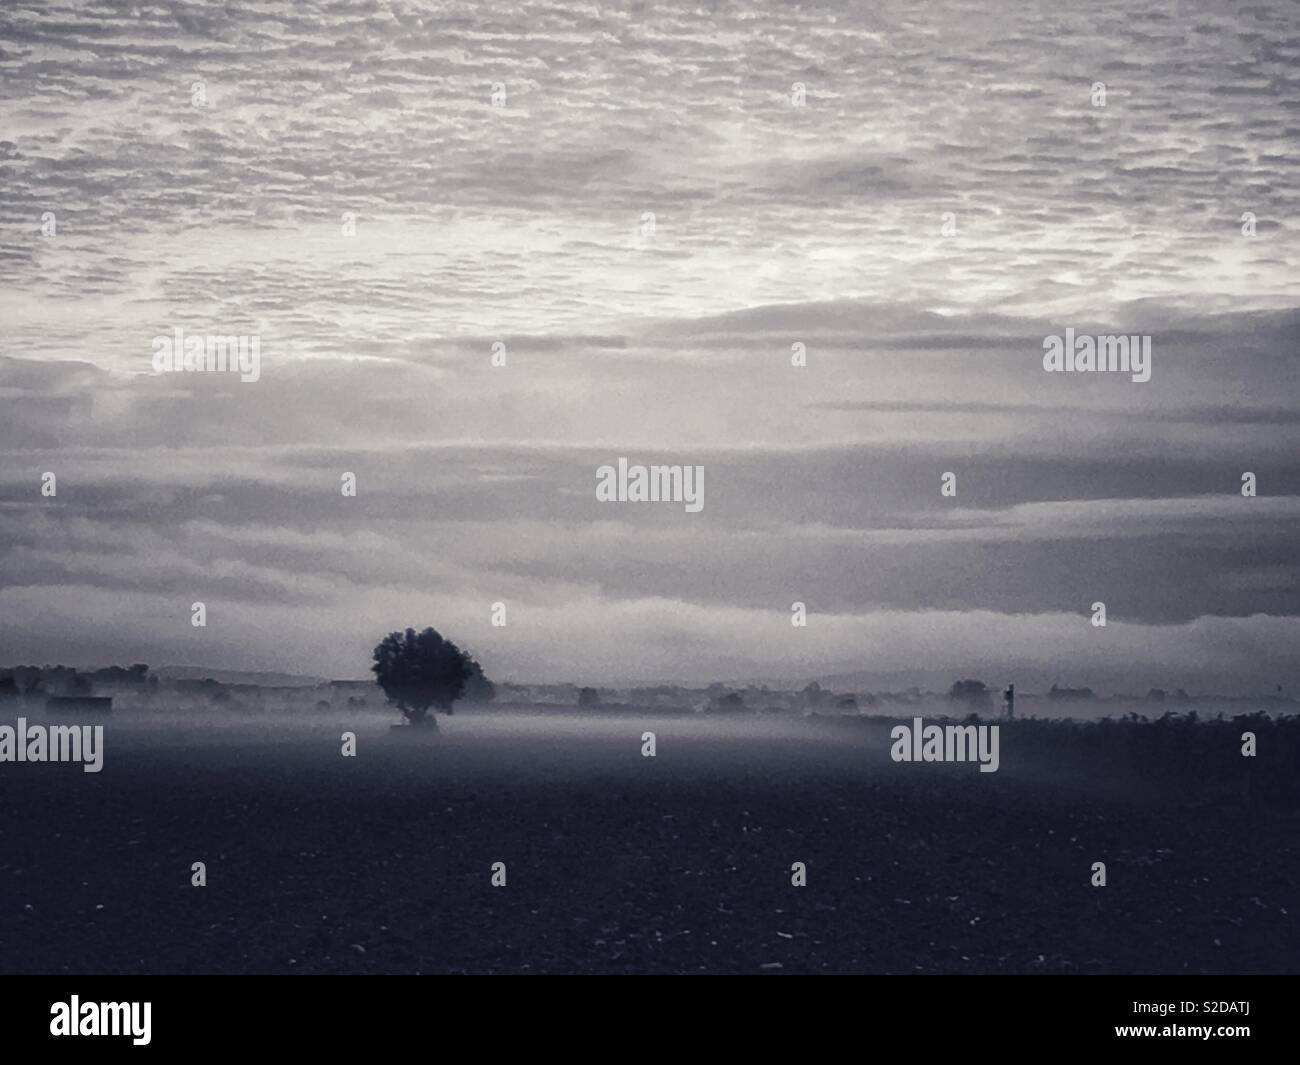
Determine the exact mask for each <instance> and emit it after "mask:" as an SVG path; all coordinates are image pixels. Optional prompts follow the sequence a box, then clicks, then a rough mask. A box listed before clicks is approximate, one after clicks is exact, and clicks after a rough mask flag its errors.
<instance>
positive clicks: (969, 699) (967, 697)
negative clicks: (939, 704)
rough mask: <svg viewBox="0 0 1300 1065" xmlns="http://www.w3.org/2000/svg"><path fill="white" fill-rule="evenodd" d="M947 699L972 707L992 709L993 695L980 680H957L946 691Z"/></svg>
mask: <svg viewBox="0 0 1300 1065" xmlns="http://www.w3.org/2000/svg"><path fill="white" fill-rule="evenodd" d="M948 698H949V699H952V700H953V701H954V702H962V703H969V704H970V705H972V706H979V707H992V705H993V693H992V692H990V691H989V689H988V686H987V685H986V684H985V683H984V682H983V681H982V680H959V681H957V682H956V683H955V684H953V686H952V687H951V688H949V689H948Z"/></svg>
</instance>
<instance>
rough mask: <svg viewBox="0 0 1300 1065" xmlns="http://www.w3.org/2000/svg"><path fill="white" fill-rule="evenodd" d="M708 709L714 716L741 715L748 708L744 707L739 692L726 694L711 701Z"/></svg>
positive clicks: (743, 701) (742, 698)
mask: <svg viewBox="0 0 1300 1065" xmlns="http://www.w3.org/2000/svg"><path fill="white" fill-rule="evenodd" d="M709 709H710V710H711V711H712V712H713V713H715V714H736V713H743V712H744V711H745V710H747V709H748V707H746V706H745V698H744V696H743V695H741V694H740V692H727V693H726V694H725V695H721V696H718V697H717V698H715V699H713V700H712V701H711V702H710V703H709Z"/></svg>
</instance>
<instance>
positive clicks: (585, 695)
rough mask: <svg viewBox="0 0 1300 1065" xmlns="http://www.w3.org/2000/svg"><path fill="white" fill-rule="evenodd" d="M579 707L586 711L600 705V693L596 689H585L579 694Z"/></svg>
mask: <svg viewBox="0 0 1300 1065" xmlns="http://www.w3.org/2000/svg"><path fill="white" fill-rule="evenodd" d="M578 705H579V706H581V707H583V708H584V709H588V708H590V707H593V706H599V705H600V692H598V691H597V690H596V689H595V688H583V689H582V690H581V691H580V692H578Z"/></svg>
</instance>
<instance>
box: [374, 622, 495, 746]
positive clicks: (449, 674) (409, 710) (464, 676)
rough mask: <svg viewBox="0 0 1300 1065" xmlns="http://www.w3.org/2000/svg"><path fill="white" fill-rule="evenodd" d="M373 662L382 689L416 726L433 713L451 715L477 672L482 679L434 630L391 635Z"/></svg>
mask: <svg viewBox="0 0 1300 1065" xmlns="http://www.w3.org/2000/svg"><path fill="white" fill-rule="evenodd" d="M374 659H375V662H374V665H372V666H371V667H370V669H371V672H373V673H374V674H375V680H376V681H377V682H378V684H379V687H380V688H382V689H383V692H384V695H385V696H387V697H388V700H389V701H390V702H392V703H395V704H396V705H397V708H398V709H399V710H400V711H401V712H402V714H403V715H404V716H405V717H406V719H407V721H409V722H410V723H411V724H413V725H418V724H424V723H426V717H427V715H428V714H429V711H430V710H441V711H442V712H443V713H447V714H450V713H451V712H452V703H454V702H455V701H456V700H457V699H459V698H460V697H461V696H462V695H464V693H465V686H466V684H468V683H469V681H470V679H471V677H473V676H474V675H475V672H476V671H477V672H478V674H479V675H480V676H481V675H482V670H481V669H478V663H477V662H475V661H474V659H473V658H471V657H470V656H469V654H468V653H466V652H465V651H462V650H461V649H460V648H459V647H457V646H456V645H455V644H454V643H452V642H451V641H450V640H447V639H444V638H443V637H442V636H441V635H440V634H439V633H438V632H437V631H436V630H434V629H431V628H427V629H425V630H424V631H423V632H420V633H417V632H416V631H415V630H414V629H407V630H406V631H405V632H404V633H402V632H390V633H389V634H388V635H387V636H385V637H384V638H383V640H382V641H381V642H380V643H379V645H378V646H377V647H376V648H375V652H374ZM436 720H437V719H436V718H428V721H427V723H428V724H431V725H435V724H436Z"/></svg>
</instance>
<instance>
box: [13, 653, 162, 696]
mask: <svg viewBox="0 0 1300 1065" xmlns="http://www.w3.org/2000/svg"><path fill="white" fill-rule="evenodd" d="M157 683H158V678H157V677H155V676H153V675H152V674H151V673H150V672H149V667H148V666H147V665H145V664H144V663H142V662H141V663H137V664H135V665H133V666H106V667H105V668H103V669H92V670H87V671H85V672H82V671H80V670H77V669H74V668H73V667H72V666H49V665H46V666H6V667H0V697H4V696H11V697H12V696H22V695H91V694H92V693H94V692H95V691H97V690H98V691H102V690H105V689H121V688H124V687H131V688H141V687H144V686H146V685H157Z"/></svg>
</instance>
